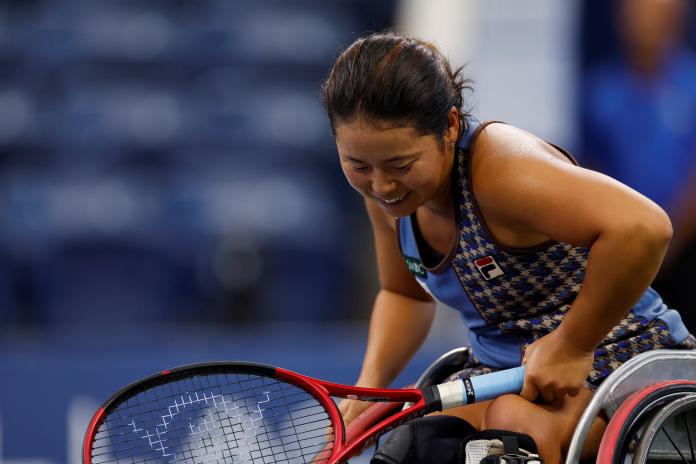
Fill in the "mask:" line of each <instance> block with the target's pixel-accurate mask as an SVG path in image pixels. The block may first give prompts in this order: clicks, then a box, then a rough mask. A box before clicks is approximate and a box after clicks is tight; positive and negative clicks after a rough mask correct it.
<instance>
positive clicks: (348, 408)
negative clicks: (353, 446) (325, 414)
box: [338, 400, 374, 427]
mask: <svg viewBox="0 0 696 464" xmlns="http://www.w3.org/2000/svg"><path fill="white" fill-rule="evenodd" d="M373 404H374V403H371V402H369V401H359V400H343V401H341V402H340V403H339V405H338V410H339V411H341V416H343V424H344V425H345V426H346V427H347V426H348V424H350V423H351V422H352V421H353V419H355V418H356V417H358V416H359V415H360V414H362V413H363V412H364V411H365V410H366V409H367V408H369V407H370V406H372V405H373Z"/></svg>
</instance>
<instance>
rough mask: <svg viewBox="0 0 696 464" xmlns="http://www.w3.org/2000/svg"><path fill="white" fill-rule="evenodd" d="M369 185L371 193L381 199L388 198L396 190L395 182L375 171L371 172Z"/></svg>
mask: <svg viewBox="0 0 696 464" xmlns="http://www.w3.org/2000/svg"><path fill="white" fill-rule="evenodd" d="M370 184H371V185H370V189H371V190H372V193H374V194H375V195H377V196H379V197H382V198H385V197H387V196H389V194H391V193H393V192H394V191H395V190H396V181H395V180H393V179H390V178H389V177H388V176H386V175H385V174H384V173H383V172H381V171H378V170H376V169H375V170H374V172H373V175H372V179H371V182H370Z"/></svg>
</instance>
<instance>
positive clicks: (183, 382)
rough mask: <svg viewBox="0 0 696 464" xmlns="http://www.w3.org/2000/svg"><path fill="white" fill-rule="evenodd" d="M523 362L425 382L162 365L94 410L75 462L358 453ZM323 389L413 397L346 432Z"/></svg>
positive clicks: (469, 399) (499, 381)
mask: <svg viewBox="0 0 696 464" xmlns="http://www.w3.org/2000/svg"><path fill="white" fill-rule="evenodd" d="M523 378H524V371H523V368H522V367H519V368H515V369H509V370H504V371H499V372H495V373H492V374H486V375H482V376H478V377H473V378H471V379H465V380H457V381H454V382H448V383H444V384H440V385H436V386H431V387H427V388H424V389H401V390H389V389H372V388H359V387H354V386H348V385H340V384H336V383H332V382H325V381H323V380H317V379H314V378H311V377H307V376H304V375H301V374H297V373H294V372H291V371H288V370H285V369H281V368H277V367H272V366H267V365H263V364H255V363H242V362H211V363H203V364H193V365H188V366H182V367H178V368H176V369H171V370H166V371H163V372H160V373H158V374H155V375H152V376H150V377H147V378H145V379H143V380H140V381H138V382H135V383H133V384H131V385H129V386H127V387H125V388H123V389H122V390H120V391H118V392H117V393H115V394H114V395H112V396H111V398H109V399H108V400H107V401H106V402H105V403H104V404H103V405H102V407H100V408H99V410H98V411H97V412H96V414H95V415H94V417H93V418H92V420H91V422H90V424H89V427H88V429H87V433H86V435H85V441H84V446H83V459H82V461H83V463H85V464H105V463H192V464H193V463H196V464H197V463H206V462H213V463H235V464H236V463H254V464H255V463H264V464H266V463H290V464H294V463H322V464H338V463H343V462H346V461H347V460H348V459H349V458H350V457H352V456H355V455H356V454H359V453H360V452H361V451H362V450H363V449H364V448H365V447H367V446H369V444H370V443H372V442H373V441H374V440H375V439H376V438H377V437H378V436H379V435H380V434H382V433H384V432H386V431H388V430H391V429H393V428H394V427H396V426H398V425H400V424H401V423H403V422H405V421H406V420H408V419H411V418H413V417H417V416H422V415H424V414H427V413H429V412H434V411H440V410H443V409H448V408H452V407H456V406H461V405H464V404H469V403H473V402H474V401H483V400H487V399H492V398H495V397H497V396H499V395H501V394H505V393H513V392H515V393H518V392H519V391H520V390H521V388H522V383H523ZM331 397H341V398H348V399H358V400H363V401H376V402H399V403H405V402H411V403H413V405H412V406H410V407H409V408H407V409H405V410H403V411H399V412H397V413H395V414H394V415H392V416H390V417H388V418H386V419H384V420H382V421H381V422H379V423H377V424H375V425H373V426H372V427H369V428H368V429H367V430H366V431H364V432H363V433H361V434H359V435H358V436H357V437H354V438H353V439H351V440H347V439H346V434H345V429H344V426H343V420H342V418H341V415H340V413H339V410H338V407H337V406H336V404H335V403H334V401H333V400H332V398H331Z"/></svg>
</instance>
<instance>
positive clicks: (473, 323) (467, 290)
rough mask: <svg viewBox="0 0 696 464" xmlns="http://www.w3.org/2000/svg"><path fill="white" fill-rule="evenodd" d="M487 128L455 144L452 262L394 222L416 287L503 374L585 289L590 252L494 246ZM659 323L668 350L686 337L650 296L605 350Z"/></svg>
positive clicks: (402, 222) (553, 246)
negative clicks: (485, 181) (485, 205)
mask: <svg viewBox="0 0 696 464" xmlns="http://www.w3.org/2000/svg"><path fill="white" fill-rule="evenodd" d="M485 125H486V124H477V123H474V122H473V121H472V122H470V124H469V127H468V128H467V131H466V132H465V134H464V135H463V136H462V137H461V138H460V140H459V142H458V143H457V147H458V149H457V150H456V153H457V155H456V157H455V162H454V167H453V173H452V176H453V182H452V185H453V195H454V196H455V205H456V209H455V221H456V226H457V227H456V230H457V233H456V240H455V241H454V242H453V244H452V247H451V248H450V250H449V252H448V253H447V255H446V256H445V257H442V259H441V260H440V262H439V263H431V262H428V261H427V259H426V260H424V259H423V256H428V255H429V254H428V253H427V250H426V249H424V247H425V246H427V245H426V244H425V243H424V241H423V240H420V243H419V239H418V238H419V235H418V234H417V232H418V228H417V221H416V216H415V213H414V214H412V215H411V216H409V217H404V218H400V219H399V220H398V221H397V234H398V240H399V245H400V247H401V253H402V255H403V258H404V260H405V262H406V265H407V267H408V269H409V271H410V272H411V273H412V274H413V275H414V276H415V278H416V280H417V281H418V282H419V283H420V284H421V286H423V288H424V289H425V290H426V291H427V292H428V293H430V294H431V295H432V296H433V297H434V298H435V299H436V300H438V301H440V302H442V303H444V304H446V305H448V306H450V307H452V308H455V309H457V310H459V311H460V312H461V314H462V317H463V319H464V322H465V324H466V326H467V327H468V328H469V331H470V343H471V348H472V350H473V352H474V354H475V355H476V357H477V358H478V359H479V360H480V361H481V362H482V363H483V364H486V365H489V366H492V367H498V368H505V367H512V366H517V365H519V364H520V362H521V358H522V354H523V352H524V349H525V348H526V346H527V345H528V344H530V343H532V342H533V341H535V340H536V339H538V338H540V337H542V336H543V335H546V334H547V333H549V332H551V331H552V330H553V329H555V328H556V327H558V325H559V324H560V322H561V320H562V319H563V316H564V315H565V313H566V312H567V311H568V309H569V307H570V305H571V303H572V302H573V300H574V299H575V297H576V295H577V294H578V292H579V290H580V288H581V286H582V282H583V278H584V273H585V268H586V266H587V256H588V252H589V250H588V249H587V248H585V247H576V246H573V245H570V244H567V243H561V242H556V241H551V242H548V243H545V244H542V245H539V246H537V247H534V248H531V249H525V250H520V249H509V248H506V247H505V246H503V245H500V244H498V243H496V242H495V240H494V239H493V237H492V235H491V234H490V232H489V231H488V229H487V228H486V225H485V223H484V222H483V220H482V218H481V215H480V213H479V209H478V205H477V203H476V199H475V197H474V194H473V190H472V188H471V172H470V167H471V154H472V149H473V145H474V143H475V139H476V137H477V136H478V134H479V133H480V131H481V130H482V129H483V128H484V127H485ZM556 148H558V147H556ZM559 150H561V149H560V148H559ZM561 152H563V153H564V154H565V155H566V156H568V158H569V159H570V160H571V161H573V162H574V163H575V160H574V159H573V158H572V157H571V156H570V155H569V154H568V153H566V152H565V151H563V150H561ZM424 261H425V262H424ZM426 263H427V264H426ZM428 264H430V266H428ZM658 318H659V319H660V320H661V321H664V322H665V325H666V327H665V328H664V330H663V331H662V332H664V336H665V337H671V338H670V343H671V342H674V341H676V342H680V341H682V340H684V339H685V338H686V337H687V336H688V335H689V334H688V331H687V329H686V327H685V326H684V324H683V323H682V322H681V318H680V316H679V313H677V312H676V311H674V310H671V309H668V308H667V307H666V306H665V305H664V304H663V303H662V299H661V298H660V296H659V295H658V294H657V293H656V292H655V291H654V290H652V289H648V290H647V291H646V292H645V294H644V295H643V296H642V298H641V299H640V301H639V302H638V303H637V304H636V305H635V306H634V307H633V308H632V309H631V310H630V311H629V313H628V314H627V315H626V317H625V318H624V319H623V320H622V321H620V322H619V324H618V325H617V326H616V327H615V328H614V330H612V332H611V333H610V334H609V335H607V337H606V338H605V340H604V341H603V342H602V344H603V345H607V346H609V345H611V346H612V347H613V346H614V344H616V343H618V342H619V341H620V340H622V339H625V338H627V337H629V335H631V336H632V335H635V334H636V333H637V332H640V330H642V328H644V327H648V326H650V325H651V322H652V321H655V320H657V319H658ZM646 343H647V342H646ZM667 345H669V344H668V343H667ZM646 346H647V345H646ZM637 349H639V348H637ZM643 351H644V350H643ZM600 358H601V356H599V357H598V356H597V355H596V359H597V363H599V364H598V365H597V366H595V367H596V372H595V373H594V375H595V376H596V377H597V378H600V377H603V376H604V375H605V374H606V372H605V371H602V367H601V362H602V359H600Z"/></svg>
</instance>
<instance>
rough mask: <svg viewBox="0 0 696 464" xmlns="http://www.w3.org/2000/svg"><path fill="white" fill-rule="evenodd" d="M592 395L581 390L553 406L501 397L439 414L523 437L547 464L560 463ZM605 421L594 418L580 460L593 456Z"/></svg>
mask: <svg viewBox="0 0 696 464" xmlns="http://www.w3.org/2000/svg"><path fill="white" fill-rule="evenodd" d="M592 395H593V393H592V392H591V391H590V390H587V389H583V390H581V392H580V393H579V394H578V395H577V396H575V397H569V396H566V397H564V398H562V399H560V400H557V401H555V402H553V403H533V402H530V401H527V400H525V399H524V398H522V397H521V396H519V395H504V396H502V397H500V398H498V399H496V400H493V401H486V402H482V403H476V404H473V405H469V406H463V407H461V408H454V409H450V410H447V411H445V412H442V413H439V414H447V415H453V416H457V417H460V418H462V419H464V420H466V421H467V422H469V423H470V424H471V425H472V426H474V428H476V429H477V430H485V429H502V430H510V431H513V432H518V433H526V434H527V435H530V436H531V437H532V438H534V441H535V442H536V443H537V446H538V447H539V451H540V454H541V456H542V458H544V459H545V460H546V462H547V463H548V464H553V463H556V462H561V459H562V457H563V456H564V455H565V454H566V452H567V450H568V446H569V445H570V441H571V439H572V437H573V433H574V431H575V427H576V426H577V423H578V421H579V420H580V416H581V415H582V413H583V411H584V410H585V407H586V406H587V404H588V403H589V402H590V400H591V399H592ZM605 427H606V421H605V420H604V419H602V418H597V419H596V420H595V422H594V423H593V425H592V427H591V429H590V433H589V435H588V437H587V439H586V441H585V443H584V446H583V451H582V455H583V457H591V456H594V455H595V454H596V452H597V448H598V447H599V442H600V441H601V438H602V434H603V433H604V428H605Z"/></svg>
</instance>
